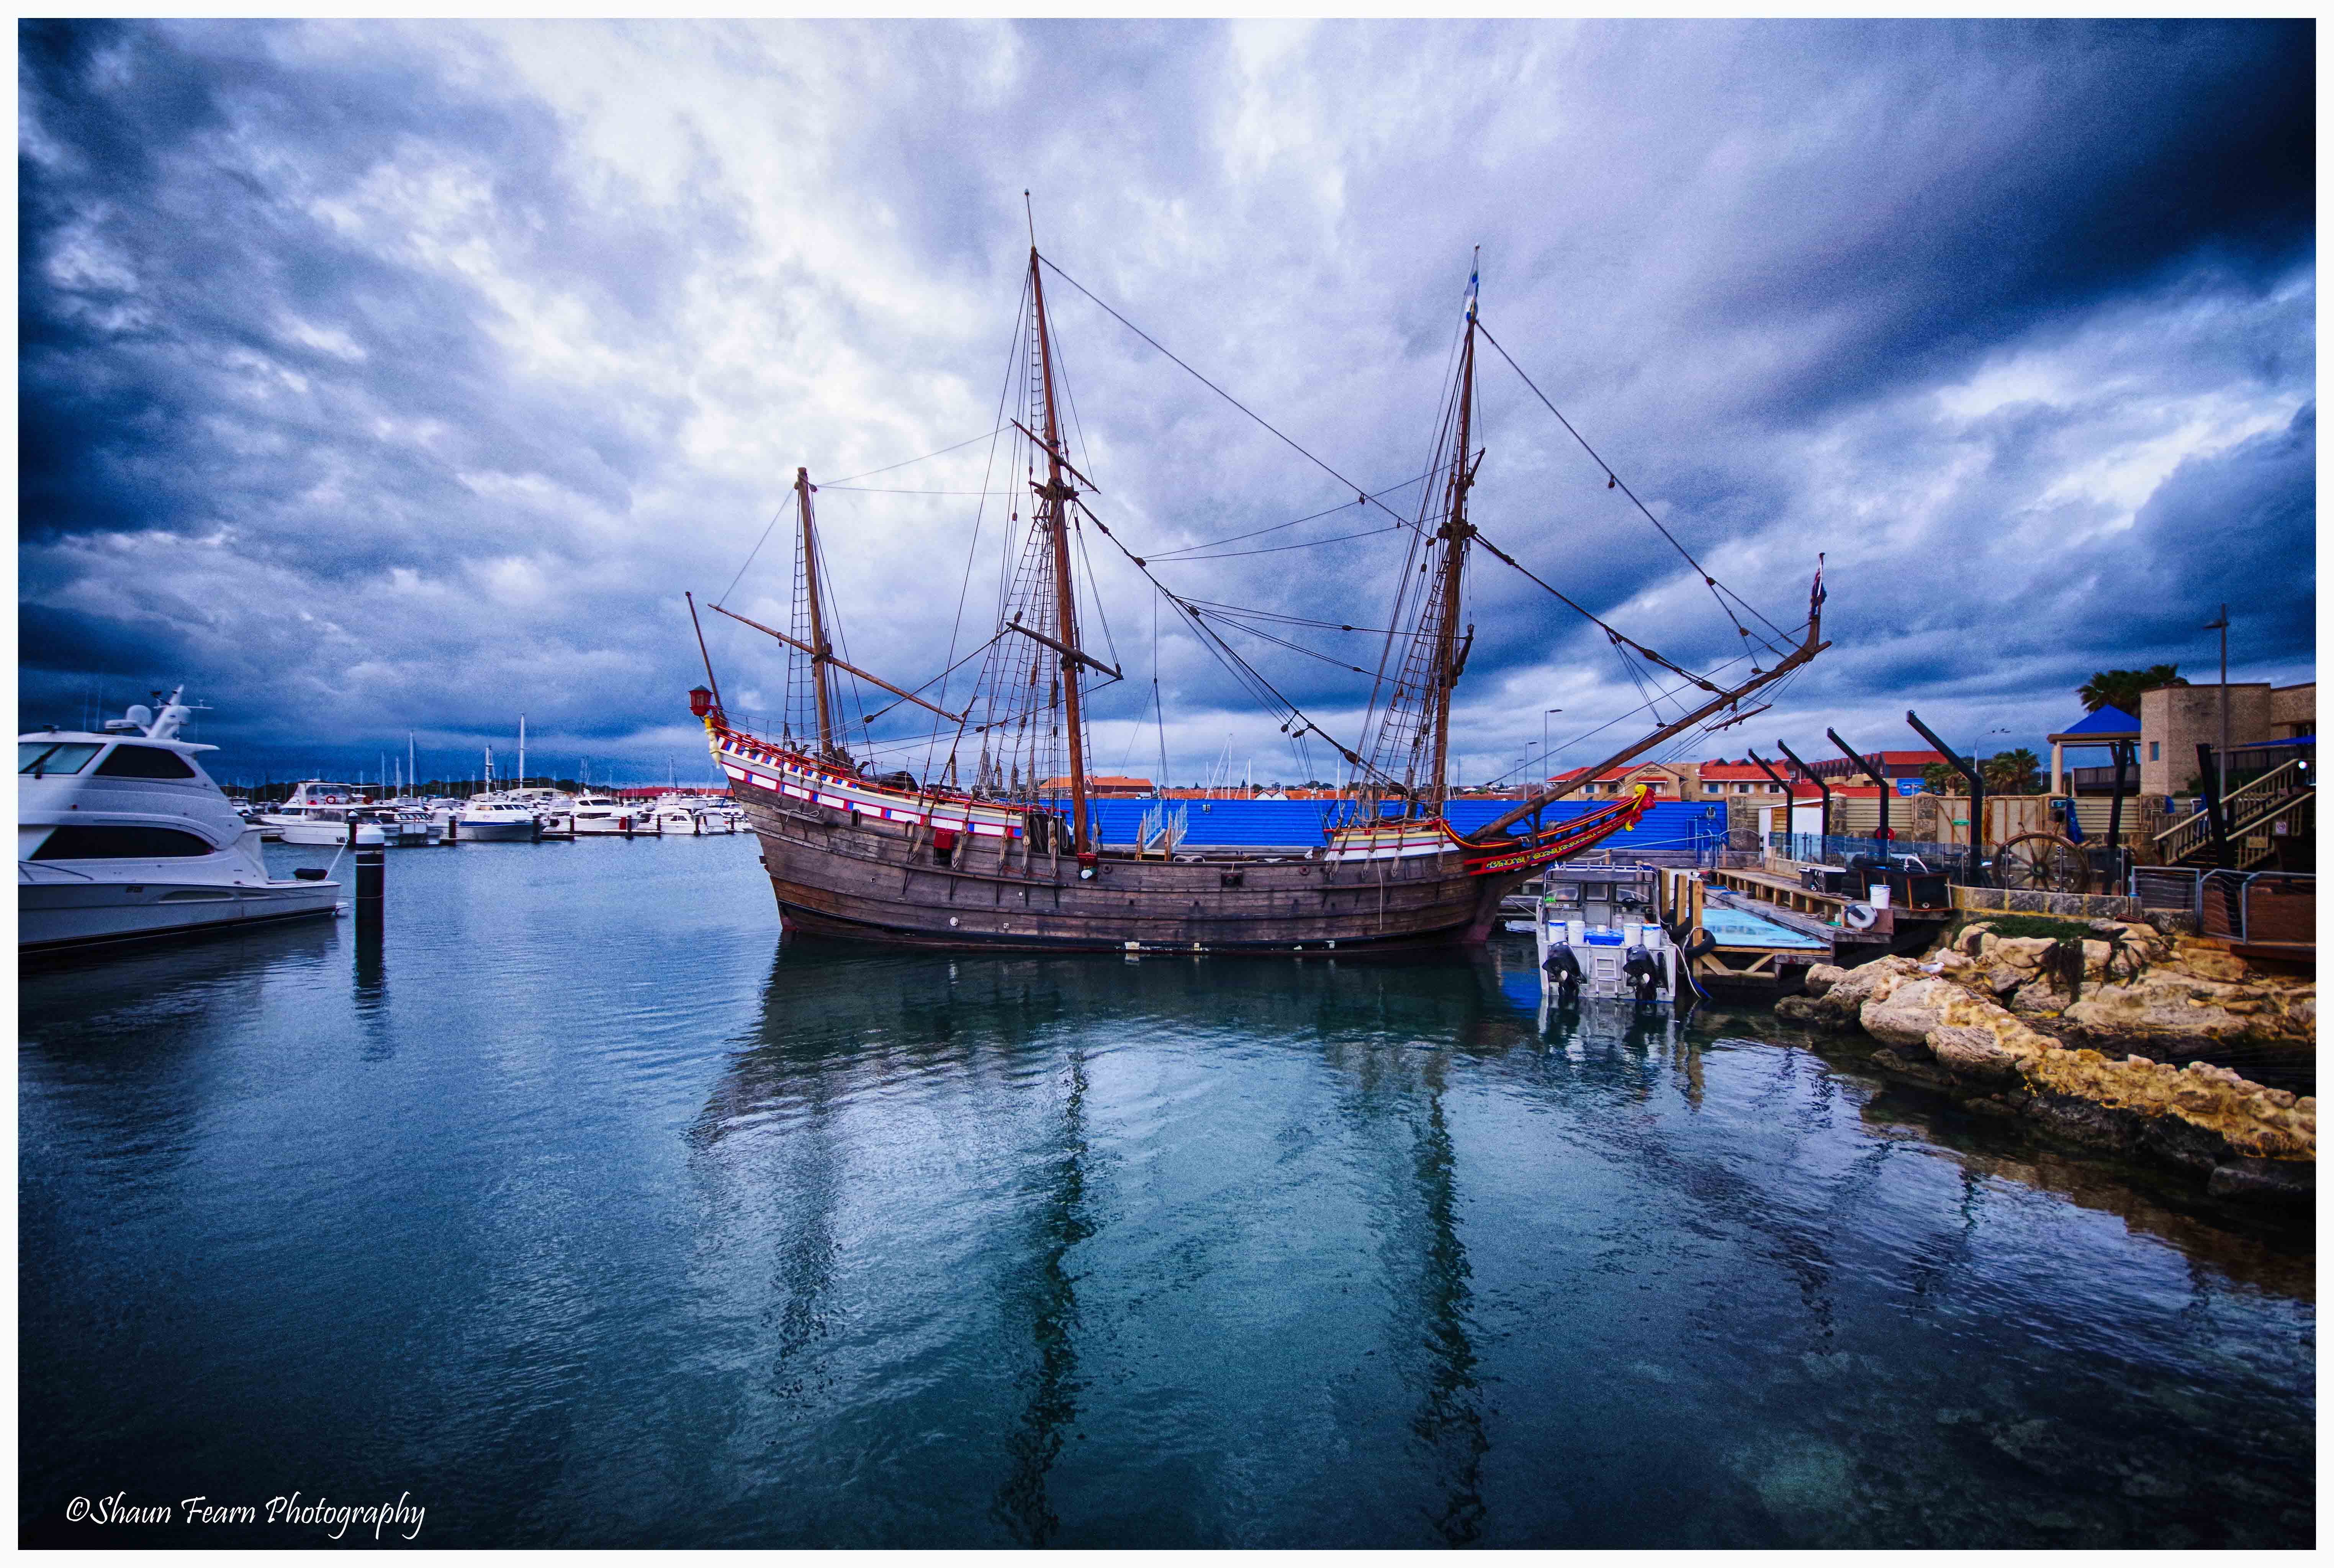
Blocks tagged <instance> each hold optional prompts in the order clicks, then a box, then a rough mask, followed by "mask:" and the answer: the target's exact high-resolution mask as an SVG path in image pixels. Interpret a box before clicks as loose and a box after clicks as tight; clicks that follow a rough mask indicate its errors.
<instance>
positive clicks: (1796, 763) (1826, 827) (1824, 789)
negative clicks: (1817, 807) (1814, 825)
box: [1775, 740, 1831, 854]
mask: <svg viewBox="0 0 2334 1568" xmlns="http://www.w3.org/2000/svg"><path fill="white" fill-rule="evenodd" d="M1775 749H1776V750H1777V751H1779V752H1781V753H1782V754H1783V755H1785V756H1787V757H1789V758H1790V759H1791V765H1792V766H1793V767H1795V768H1797V769H1799V772H1800V773H1801V774H1804V775H1805V776H1806V778H1807V779H1808V782H1809V783H1810V784H1814V785H1815V786H1816V794H1818V795H1819V796H1820V797H1822V800H1823V831H1822V832H1819V833H1818V834H1817V835H1816V837H1817V839H1818V852H1819V853H1823V854H1829V853H1830V852H1831V851H1830V846H1828V845H1826V844H1822V843H1821V842H1820V841H1822V840H1824V839H1828V838H1829V837H1831V785H1829V784H1826V783H1824V781H1823V780H1822V779H1820V778H1818V776H1817V775H1816V770H1815V769H1813V768H1811V767H1809V766H1808V765H1807V764H1805V763H1803V762H1801V761H1800V760H1799V753H1798V752H1795V751H1793V750H1792V749H1791V748H1790V747H1789V746H1788V745H1786V744H1785V743H1783V742H1782V741H1779V740H1778V741H1777V742H1776V743H1775Z"/></svg>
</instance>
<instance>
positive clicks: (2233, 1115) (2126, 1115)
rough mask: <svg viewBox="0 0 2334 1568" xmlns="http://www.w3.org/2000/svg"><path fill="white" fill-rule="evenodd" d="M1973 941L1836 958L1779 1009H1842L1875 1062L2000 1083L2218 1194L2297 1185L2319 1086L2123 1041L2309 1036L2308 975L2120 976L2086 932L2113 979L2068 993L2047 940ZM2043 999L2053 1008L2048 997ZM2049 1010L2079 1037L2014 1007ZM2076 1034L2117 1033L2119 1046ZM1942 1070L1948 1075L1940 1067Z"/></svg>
mask: <svg viewBox="0 0 2334 1568" xmlns="http://www.w3.org/2000/svg"><path fill="white" fill-rule="evenodd" d="M1977 946H1978V948H1979V949H1980V951H1981V953H1982V956H1983V957H1982V961H1972V958H1971V955H1970V954H1969V953H1968V952H1967V950H1966V948H1955V949H1953V951H1952V953H1951V957H1956V958H1958V959H1960V960H1961V961H1960V962H1957V963H1955V962H1948V961H1947V955H1944V954H1941V955H1940V956H1939V957H1938V958H1936V959H1935V960H1934V961H1933V962H1930V963H1927V964H1916V963H1914V961H1913V960H1911V959H1908V958H1904V957H1886V958H1881V959H1876V960H1875V961H1874V962H1872V963H1869V964H1863V965H1859V966H1857V967H1856V968H1853V969H1849V970H1846V971H1841V970H1838V969H1835V968H1831V967H1829V966H1826V968H1827V969H1828V970H1829V972H1828V973H1826V974H1824V975H1823V976H1822V977H1821V980H1820V982H1819V983H1820V985H1821V986H1822V991H1821V993H1820V995H1818V996H1804V997H1793V998H1789V1000H1788V1001H1787V1002H1786V1003H1783V1004H1779V1005H1778V1011H1779V1012H1782V1013H1784V1014H1785V1015H1786V1016H1798V1015H1799V1013H1800V1011H1803V1012H1804V1013H1805V1015H1807V1016H1808V1018H1809V1020H1810V1021H1818V1020H1819V1021H1821V1022H1823V1023H1824V1024H1825V1025H1826V1026H1828V1027H1835V1028H1836V1027H1841V1026H1843V1025H1844V1024H1847V1022H1848V1021H1850V1020H1853V1021H1854V1022H1855V1023H1857V1024H1860V1025H1861V1026H1862V1028H1863V1030H1864V1032H1865V1033H1866V1034H1869V1035H1870V1036H1872V1038H1873V1039H1875V1040H1876V1041H1878V1042H1879V1043H1880V1044H1881V1045H1882V1047H1883V1049H1882V1051H1881V1052H1880V1053H1877V1054H1876V1058H1875V1060H1876V1062H1878V1063H1880V1064H1881V1065H1882V1066H1884V1067H1887V1068H1890V1069H1892V1070H1900V1071H1905V1072H1908V1073H1911V1074H1912V1075H1914V1076H1915V1077H1918V1078H1921V1079H1924V1080H1925V1081H1930V1082H1938V1083H1941V1084H1943V1083H1944V1082H1948V1080H1950V1082H1953V1083H1958V1084H1961V1085H1963V1086H1964V1087H1966V1088H1969V1089H1972V1090H1976V1091H1980V1092H1984V1093H1988V1094H1992V1093H1996V1092H2004V1091H2008V1092H2010V1093H2009V1094H2008V1099H2007V1103H2010V1104H2014V1105H2021V1106H2024V1107H2025V1114H2027V1115H2030V1116H2040V1117H2041V1118H2042V1119H2043V1120H2045V1121H2047V1122H2049V1124H2050V1125H2052V1126H2053V1127H2055V1128H2057V1129H2058V1130H2061V1131H2064V1132H2067V1133H2069V1135H2070V1136H2076V1137H2079V1138H2081V1139H2083V1140H2086V1141H2089V1142H2094V1143H2098V1144H2099V1145H2101V1146H2103V1147H2110V1148H2126V1149H2144V1150H2152V1151H2154V1152H2156V1154H2158V1155H2161V1156H2163V1157H2165V1158H2168V1159H2172V1160H2174V1161H2175V1163H2178V1164H2182V1165H2185V1166H2187V1167H2189V1168H2190V1169H2197V1170H2200V1171H2204V1170H2210V1171H2211V1172H2212V1173H2213V1182H2214V1183H2215V1184H2216V1185H2215V1187H2214V1188H2213V1190H2215V1191H2224V1192H2226V1193H2228V1194H2230V1195H2232V1196H2240V1197H2248V1198H2252V1197H2276V1198H2284V1197H2290V1196H2291V1194H2292V1193H2294V1192H2296V1191H2299V1190H2306V1189H2307V1183H2308V1180H2309V1178H2307V1177H2305V1176H2303V1175H2300V1174H2298V1172H2297V1169H2295V1168H2309V1169H2314V1162H2315V1160H2316V1159H2317V1152H2318V1104H2317V1101H2316V1100H2315V1099H2313V1098H2311V1097H2310V1096H2306V1095H2305V1096H2300V1097H2297V1096H2295V1095H2293V1094H2291V1092H2287V1091H2284V1090H2276V1089H2266V1088H2263V1087H2262V1085H2260V1084H2258V1083H2254V1082H2249V1081H2248V1080H2246V1079H2245V1078H2243V1077H2242V1076H2241V1075H2239V1074H2238V1073H2233V1072H2231V1071H2229V1070H2228V1069H2226V1068H2223V1067H2214V1066H2211V1065H2208V1064H2206V1063H2201V1062H2192V1063H2189V1064H2188V1066H2186V1067H2185V1068H2179V1067H2175V1066H2173V1065H2172V1064H2171V1063H2165V1062H2162V1061H2158V1060H2156V1059H2155V1058H2154V1057H2152V1056H2151V1055H2149V1054H2147V1053H2144V1052H2138V1051H2132V1050H2128V1049H2127V1048H2126V1047H2127V1046H2129V1045H2134V1044H2147V1045H2149V1046H2150V1048H2151V1049H2153V1050H2158V1051H2160V1050H2163V1049H2165V1048H2166V1044H2167V1043H2170V1044H2172V1045H2173V1046H2174V1047H2175V1048H2176V1044H2177V1043H2179V1042H2182V1041H2190V1040H2194V1039H2195V1038H2197V1037H2199V1036H2207V1037H2210V1036H2213V1035H2216V1034H2220V1033H2227V1034H2242V1035H2244V1036H2245V1037H2246V1038H2248V1039H2251V1040H2259V1039H2262V1038H2265V1037H2267V1038H2286V1037H2291V1038H2292V1039H2294V1040H2296V1041H2298V1042H2302V1043H2307V1042H2308V1041H2309V1040H2310V1038H2311V1036H2310V1033H2309V1030H2310V1026H2311V1025H2312V1024H2314V1023H2315V1019H2316V988H2315V986H2314V985H2311V984H2309V983H2307V982H2304V983H2300V984H2298V985H2296V984H2271V983H2269V982H2268V981H2267V980H2266V979H2264V980H2262V981H2261V982H2259V983H2254V984H2239V983H2236V982H2230V981H2221V980H2216V979H2213V978H2210V977H2208V976H2202V975H2199V974H2195V973H2193V972H2189V971H2188V970H2186V969H2185V968H2184V967H2176V966H2175V965H2173V964H2170V963H2165V964H2162V965H2156V966H2143V965H2138V964H2136V962H2135V963H2134V967H2135V968H2136V970H2137V974H2136V977H2133V978H2123V979H2118V978H2116V977H2114V976H2116V974H2117V966H2119V965H2121V964H2122V963H2123V962H2124V957H2123V954H2122V951H2121V949H2120V948H2119V945H2118V944H2117V943H2115V942H2112V941H2098V942H2091V943H2087V944H2086V945H2085V946H2086V949H2087V950H2086V953H2085V957H2086V959H2087V960H2088V961H2089V963H2087V966H2086V967H2090V964H2091V963H2096V964H2097V965H2098V967H2100V968H2101V969H2102V971H2103V972H2104V973H2105V974H2106V975H2107V976H2109V977H2108V978H2107V980H2106V982H2105V983H2103V984H2101V985H2100V986H2097V987H2096V988H2093V987H2086V990H2085V994H2084V996H2083V997H2082V999H2081V1000H2079V1001H2071V1002H2070V1001H2069V999H2068V998H2067V997H2066V996H2065V995H2064V993H2062V992H2059V991H2056V990H2054V989H2053V988H2052V985H2053V982H2052V981H2051V980H2050V979H2049V978H2046V977H2045V976H2044V975H2043V974H2042V973H2040V971H2041V970H2042V969H2043V963H2042V955H2043V954H2044V953H2045V952H2047V951H2048V950H2049V948H2052V947H2053V946H2054V944H2052V943H2050V942H2048V941H2045V940H2041V939H2040V938H1996V937H1993V936H1992V934H1991V933H1985V934H1982V935H1981V936H1980V937H1979V938H1978V941H1977ZM2092 948H2096V949H2097V951H2096V952H2092V951H2090V950H2089V949H2092ZM2205 950H2206V951H2216V950H2214V949H2205ZM2223 956H2225V955H2223ZM2004 985H2010V986H2012V987H2013V988H2012V989H2011V992H2010V999H2011V1003H2012V1006H2011V1007H2005V1006H2004V1005H2002V1004H2001V1002H2000V1001H1998V1000H1996V999H1995V998H1994V996H1991V995H1989V994H1988V993H1989V992H1990V991H1992V990H1994V989H1995V988H1996V987H1998V986H2004ZM2051 1002H2056V1003H2058V1004H2059V1007H2057V1008H2053V1007H2048V1006H2045V1005H2044V1004H2046V1003H2051ZM1792 1004H1797V1005H1798V1010H1794V1009H1793V1008H1792ZM2013 1007H2014V1008H2015V1009H2017V1010H2015V1011H2013ZM2059 1008H2063V1010H2064V1013H2065V1016H2064V1018H2062V1019H2061V1020H2060V1024H2062V1025H2064V1026H2065V1027H2066V1028H2067V1029H2068V1030H2069V1032H2071V1033H2074V1034H2077V1035H2078V1040H2077V1043H2076V1045H2075V1048H2073V1049H2069V1048H2068V1047H2067V1046H2064V1045H2062V1044H2060V1043H2059V1041H2057V1040H2054V1039H2052V1038H2050V1037H2049V1036H2047V1035H2045V1034H2041V1033H2040V1032H2039V1031H2037V1030H2036V1029H2035V1028H2034V1027H2033V1026H2032V1025H2031V1024H2028V1023H2027V1022H2026V1021H2025V1019H2024V1018H2021V1016H2020V1015H2019V1013H2020V1012H2021V1011H2023V1012H2026V1013H2028V1014H2029V1015H2034V1014H2038V1013H2044V1012H2052V1013H2055V1012H2057V1011H2059ZM2054 1026H2057V1025H2054ZM2268 1031H2276V1032H2277V1033H2275V1034H2270V1033H2267V1032H2268ZM2085 1040H2092V1041H2097V1042H2099V1043H2102V1044H2105V1043H2107V1042H2110V1041H2112V1042H2115V1043H2117V1044H2116V1046H2115V1049H2116V1056H2115V1057H2114V1058H2112V1059H2111V1058H2110V1057H2109V1056H2108V1055H2106V1054H2103V1053H2101V1052H2100V1051H2099V1050H2097V1049H2094V1048H2093V1047H2092V1045H2090V1044H2083V1043H2082V1042H2083V1041H2085ZM1940 1070H1942V1071H1943V1073H1945V1074H1947V1075H1948V1078H1947V1079H1940V1078H1938V1077H1937V1076H1936V1074H1937V1073H1938V1072H1939V1071H1940Z"/></svg>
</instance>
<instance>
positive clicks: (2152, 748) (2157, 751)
mask: <svg viewBox="0 0 2334 1568" xmlns="http://www.w3.org/2000/svg"><path fill="white" fill-rule="evenodd" d="M2147 760H2148V761H2150V762H2162V761H2163V760H2164V743H2163V742H2162V741H2160V740H2152V741H2149V742H2148V743H2147Z"/></svg>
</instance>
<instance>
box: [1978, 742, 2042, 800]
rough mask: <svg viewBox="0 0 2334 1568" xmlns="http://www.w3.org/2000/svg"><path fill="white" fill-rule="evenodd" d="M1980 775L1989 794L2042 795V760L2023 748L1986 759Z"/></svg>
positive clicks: (1999, 752) (1979, 771)
mask: <svg viewBox="0 0 2334 1568" xmlns="http://www.w3.org/2000/svg"><path fill="white" fill-rule="evenodd" d="M1978 773H1979V774H1980V775H1981V776H1982V777H1983V778H1984V780H1985V787H1986V793H1987V794H2002V795H2039V794H2041V793H2042V759H2041V758H2040V757H2038V756H2036V755H2034V754H2033V752H2031V751H2030V750H2029V749H2027V748H2026V747H2025V746H2020V747H2018V748H2017V749H2016V750H2015V751H1998V752H1996V753H1994V754H1993V755H1992V756H1990V757H1988V758H1986V759H1985V762H1984V764H1983V765H1982V766H1981V767H1980V768H1979V769H1978Z"/></svg>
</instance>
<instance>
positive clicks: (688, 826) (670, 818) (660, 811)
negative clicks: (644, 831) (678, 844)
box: [649, 801, 705, 834]
mask: <svg viewBox="0 0 2334 1568" xmlns="http://www.w3.org/2000/svg"><path fill="white" fill-rule="evenodd" d="M649 820H650V821H651V822H653V823H655V824H656V831H657V832H660V833H671V834H683V833H701V832H704V831H705V826H704V823H703V822H700V821H699V818H698V815H697V813H695V812H693V811H691V810H690V808H689V806H688V805H687V804H686V803H683V802H680V801H666V802H665V803H663V804H661V805H660V806H658V807H657V809H656V810H655V811H653V812H651V813H649Z"/></svg>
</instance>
